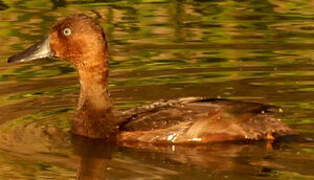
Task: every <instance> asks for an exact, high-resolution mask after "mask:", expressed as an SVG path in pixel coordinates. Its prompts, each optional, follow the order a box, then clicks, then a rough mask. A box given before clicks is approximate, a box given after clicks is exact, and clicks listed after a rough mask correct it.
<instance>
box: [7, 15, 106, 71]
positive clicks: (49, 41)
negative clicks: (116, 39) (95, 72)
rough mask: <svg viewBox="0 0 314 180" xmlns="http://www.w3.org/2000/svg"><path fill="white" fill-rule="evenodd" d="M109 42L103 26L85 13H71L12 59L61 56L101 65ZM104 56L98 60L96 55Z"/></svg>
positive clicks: (85, 64)
mask: <svg viewBox="0 0 314 180" xmlns="http://www.w3.org/2000/svg"><path fill="white" fill-rule="evenodd" d="M107 52H108V51H107V43H106V38H105V34H104V32H103V29H102V28H101V26H100V25H99V24H98V23H97V22H95V21H94V20H93V19H92V18H90V17H88V16H86V15H85V14H76V15H72V16H69V17H67V18H65V19H63V20H61V21H60V22H58V23H57V24H56V25H55V26H54V27H53V28H52V31H51V32H50V33H49V35H48V37H47V38H45V39H44V40H42V41H40V42H38V43H37V44H35V45H33V46H31V47H29V48H28V49H27V50H25V51H24V52H21V53H19V54H17V55H14V56H11V57H10V58H9V59H8V62H9V63H10V62H26V61H32V60H37V59H43V58H47V57H57V58H61V59H64V60H67V61H69V62H71V63H72V64H74V65H75V66H76V67H77V68H78V69H80V68H84V67H88V66H94V65H98V64H99V63H107V62H104V60H105V61H107V59H108V53H107ZM93 57H97V59H102V61H103V62H101V61H96V60H95V58H93Z"/></svg>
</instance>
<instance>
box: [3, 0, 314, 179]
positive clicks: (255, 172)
mask: <svg viewBox="0 0 314 180" xmlns="http://www.w3.org/2000/svg"><path fill="white" fill-rule="evenodd" d="M313 7H314V1H312V0H268V1H266V0H265V1H261V0H225V1H224V0H219V1H208V2H206V1H194V0H187V1H175V0H172V1H167V0H165V1H163V0H137V1H134V0H130V1H110V0H108V1H104V0H81V1H74V0H50V1H49V0H34V1H24V0H0V123H1V124H0V132H1V133H0V134H1V136H0V142H1V143H0V147H1V151H0V179H76V178H80V179H93V178H94V179H104V178H106V177H108V178H110V179H139V178H143V179H191V178H194V179H197V178H198V179H314V170H313V167H314V143H313V138H314V130H313V128H314V65H313V62H314V51H313V49H314V11H313ZM76 12H84V13H87V14H88V15H90V16H93V17H95V18H97V19H98V21H99V22H100V23H101V25H102V26H103V28H104V29H105V32H106V34H107V37H108V39H109V47H110V53H111V60H110V67H111V71H110V73H111V74H110V92H111V96H112V98H113V101H114V104H115V106H116V107H118V108H121V109H125V108H130V107H134V106H136V105H140V104H144V103H149V102H152V101H154V100H158V99H161V98H164V99H168V98H175V97H182V96H207V97H217V96H220V97H223V98H229V99H240V100H249V101H257V102H262V103H268V104H273V105H278V106H281V107H282V108H283V110H284V112H283V113H282V114H281V116H282V121H284V122H285V123H288V124H289V125H290V126H291V127H292V128H294V129H296V130H297V131H299V132H301V133H302V135H303V136H304V138H303V139H304V140H286V141H283V142H280V143H276V144H273V145H272V147H271V145H270V144H267V143H265V142H255V143H253V142H250V143H248V144H247V143H244V144H242V143H240V144H215V145H209V146H202V147H178V146H171V147H161V148H159V149H156V150H155V151H154V150H139V149H131V148H124V147H116V146H113V145H106V144H104V143H101V142H100V143H99V142H90V141H86V140H84V139H77V138H71V137H70V136H69V129H70V124H71V119H72V117H73V112H74V109H75V106H76V102H77V98H78V93H79V85H78V81H77V74H76V72H75V70H74V68H73V67H72V66H71V65H69V64H68V63H67V62H64V61H62V60H55V59H46V60H42V61H36V62H31V63H22V64H7V63H6V59H7V57H8V56H10V55H13V54H14V53H17V52H19V51H21V50H23V49H25V48H27V47H28V46H30V45H31V44H34V43H35V42H37V41H39V40H40V39H42V38H43V37H44V36H45V35H46V34H47V33H48V32H49V29H50V27H51V26H52V25H53V24H55V23H56V21H57V20H58V19H60V18H62V17H64V16H67V15H69V14H73V13H76Z"/></svg>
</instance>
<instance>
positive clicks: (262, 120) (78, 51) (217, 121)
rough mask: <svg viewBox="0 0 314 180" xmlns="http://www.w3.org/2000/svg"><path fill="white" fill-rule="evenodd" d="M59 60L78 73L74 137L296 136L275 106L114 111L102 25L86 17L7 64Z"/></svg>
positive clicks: (180, 105) (174, 105)
mask: <svg viewBox="0 0 314 180" xmlns="http://www.w3.org/2000/svg"><path fill="white" fill-rule="evenodd" d="M45 57H57V58H61V59H64V60H67V61H69V62H70V63H72V64H73V65H74V66H75V67H76V68H77V70H78V74H79V79H80V85H81V90H80V98H79V103H78V108H77V115H76V117H75V118H74V120H73V123H72V133H73V134H76V135H80V136H85V137H89V138H94V139H111V140H114V141H117V142H118V143H120V144H124V145H127V144H134V143H149V144H190V143H192V144H195V143H199V144H204V143H210V142H221V141H233V140H259V139H274V137H276V136H283V135H292V134H296V132H295V131H293V130H292V129H290V128H289V127H288V126H287V125H285V124H283V123H281V122H280V120H279V119H278V118H275V117H273V115H272V114H271V113H269V112H270V110H271V109H273V108H274V107H273V106H269V105H264V104H259V103H251V102H240V101H231V100H224V99H206V98H201V97H188V98H180V99H175V100H168V101H158V102H156V103H153V104H150V105H144V106H140V107H137V108H135V109H130V110H128V111H124V112H120V111H115V109H114V108H113V107H112V103H111V100H110V97H109V93H108V75H109V65H108V64H109V63H108V61H109V53H108V46H107V42H106V36H105V33H104V32H103V29H102V28H101V26H100V25H99V24H98V23H97V22H95V21H94V20H93V19H92V18H90V17H88V16H86V15H84V14H76V15H72V16H69V17H67V18H65V19H63V20H61V21H60V22H58V23H57V24H56V25H55V26H54V27H53V28H52V31H51V32H50V34H49V35H48V37H47V38H46V39H45V40H43V41H41V42H39V43H37V44H35V45H34V46H32V47H30V48H28V49H27V50H25V51H24V52H22V53H19V54H17V55H14V56H12V57H10V58H9V59H8V62H18V61H31V60H36V59H42V58H45Z"/></svg>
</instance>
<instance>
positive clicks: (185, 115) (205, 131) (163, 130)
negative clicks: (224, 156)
mask: <svg viewBox="0 0 314 180" xmlns="http://www.w3.org/2000/svg"><path fill="white" fill-rule="evenodd" d="M274 111H280V109H279V108H277V107H275V106H271V105H265V104H260V103H254V102H242V101H232V100H226V99H207V98H202V97H188V98H179V99H174V100H168V101H163V100H161V101H158V102H155V103H152V104H149V105H144V106H140V107H137V108H135V109H131V110H129V111H125V112H124V113H123V115H122V116H121V117H122V118H123V119H124V120H123V122H122V123H121V125H120V130H121V133H120V134H119V138H118V139H119V141H121V142H123V143H134V142H142V143H156V144H184V143H209V142H219V141H220V142H221V141H232V140H259V139H273V138H274V137H275V136H283V135H292V134H296V133H295V132H294V131H293V130H292V129H290V128H289V127H288V126H287V125H285V124H283V123H281V122H280V119H278V118H275V117H274V116H273V113H272V112H274Z"/></svg>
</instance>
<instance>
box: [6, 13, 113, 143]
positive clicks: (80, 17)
mask: <svg viewBox="0 0 314 180" xmlns="http://www.w3.org/2000/svg"><path fill="white" fill-rule="evenodd" d="M46 57H57V58H61V59H64V60H66V61H69V62H70V63H72V64H73V65H74V66H75V67H76V68H77V70H78V73H79V79H80V84H81V90H80V98H79V103H78V109H77V115H76V118H75V119H74V120H73V122H72V132H73V133H74V134H77V135H81V136H86V137H90V138H106V139H107V138H108V137H110V136H112V134H115V132H116V131H117V125H116V123H115V122H114V121H113V120H112V119H113V115H112V112H111V106H112V104H111V100H110V97H109V93H108V82H107V79H108V74H109V69H108V59H109V55H108V49H107V43H106V38H105V34H104V32H103V29H102V28H101V26H100V25H99V24H98V23H97V22H96V21H94V20H93V19H92V18H90V17H88V16H86V15H84V14H76V15H72V16H69V17H67V18H65V19H63V20H61V21H60V22H58V23H57V24H56V25H55V26H54V27H53V28H52V30H51V32H50V33H49V35H48V36H47V38H46V39H44V40H43V41H41V42H39V43H37V44H35V45H33V46H31V47H30V48H28V49H27V50H25V51H24V52H21V53H19V54H17V55H14V56H12V57H10V58H9V59H8V62H24V61H32V60H36V59H43V58H46Z"/></svg>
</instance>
